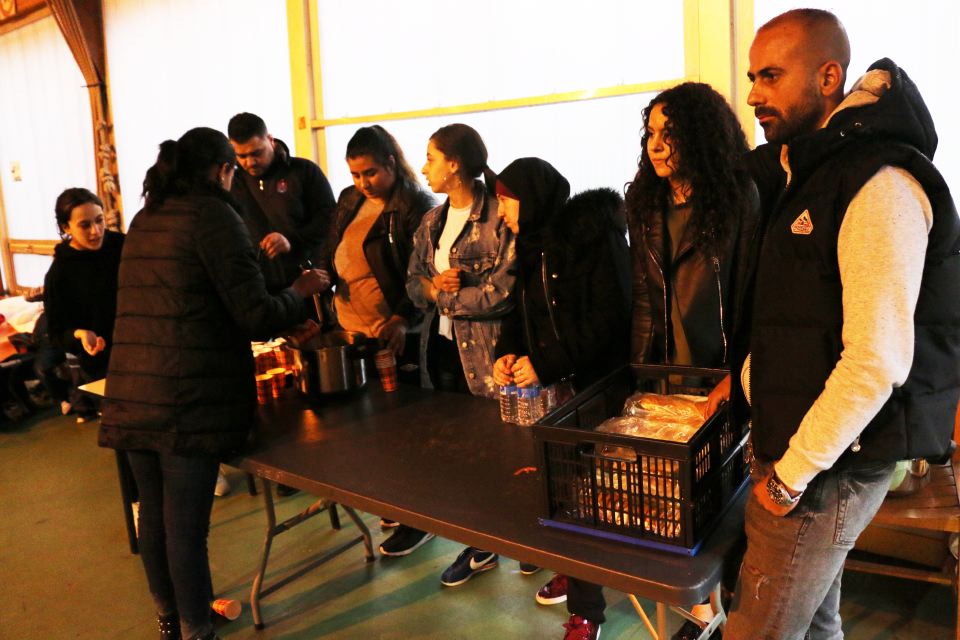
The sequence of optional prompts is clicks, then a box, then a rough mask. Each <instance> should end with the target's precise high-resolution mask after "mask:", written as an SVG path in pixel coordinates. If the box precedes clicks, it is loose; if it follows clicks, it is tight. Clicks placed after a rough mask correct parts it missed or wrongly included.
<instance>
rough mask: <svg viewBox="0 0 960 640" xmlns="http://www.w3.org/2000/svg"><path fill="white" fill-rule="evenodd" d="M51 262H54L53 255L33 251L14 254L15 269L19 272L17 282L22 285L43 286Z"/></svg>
mask: <svg viewBox="0 0 960 640" xmlns="http://www.w3.org/2000/svg"><path fill="white" fill-rule="evenodd" d="M51 262H53V256H41V255H36V254H33V253H15V254H13V270H14V271H15V272H16V274H17V284H18V285H20V286H21V287H39V286H41V285H42V284H43V277H44V276H45V275H47V269H49V268H50V263H51Z"/></svg>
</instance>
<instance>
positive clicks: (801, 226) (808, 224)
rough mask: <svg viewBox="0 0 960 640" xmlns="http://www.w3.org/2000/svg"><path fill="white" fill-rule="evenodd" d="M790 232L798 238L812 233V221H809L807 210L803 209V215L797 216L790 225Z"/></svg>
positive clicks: (808, 211)
mask: <svg viewBox="0 0 960 640" xmlns="http://www.w3.org/2000/svg"><path fill="white" fill-rule="evenodd" d="M790 231H792V232H793V233H794V235H798V236H808V235H810V234H811V233H813V220H811V219H810V210H809V209H804V210H803V213H801V214H800V215H799V216H797V219H796V220H794V221H793V224H792V225H790Z"/></svg>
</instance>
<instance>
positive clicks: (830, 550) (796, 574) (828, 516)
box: [723, 462, 894, 640]
mask: <svg viewBox="0 0 960 640" xmlns="http://www.w3.org/2000/svg"><path fill="white" fill-rule="evenodd" d="M755 467H756V468H755V470H754V471H753V480H754V482H757V481H758V480H759V479H760V478H762V477H763V476H764V475H765V473H766V472H767V471H768V470H769V469H770V464H769V463H768V464H765V465H764V464H761V465H755ZM893 469H894V463H892V462H889V463H887V462H877V463H865V462H859V463H858V464H857V465H856V466H853V465H850V464H845V463H844V462H841V463H838V465H836V466H834V467H833V468H831V469H828V470H827V471H823V472H821V473H820V474H819V475H818V476H817V477H816V478H814V480H813V482H811V483H810V485H809V486H808V487H807V490H806V491H805V492H804V494H803V497H802V498H801V499H800V503H799V504H798V505H797V506H796V508H794V510H793V511H791V512H790V513H789V514H787V515H786V516H784V517H777V516H775V515H773V514H771V513H770V512H768V511H767V510H765V509H764V508H763V507H762V506H760V504H759V503H758V502H757V500H756V498H755V497H754V496H753V493H752V492H751V494H750V497H749V498H748V500H747V506H746V532H747V552H746V555H745V556H744V558H743V564H742V565H741V567H740V578H739V580H738V581H737V589H736V595H735V596H734V599H733V604H732V607H731V613H730V617H729V620H728V621H727V626H726V629H725V630H724V632H723V637H724V639H725V640H765V639H768V640H800V639H802V638H807V639H809V640H842V638H843V630H842V629H841V627H840V578H841V576H842V574H843V563H844V561H845V560H846V558H847V553H849V551H850V549H852V548H853V544H854V543H855V542H856V540H857V537H858V536H859V535H860V533H861V532H862V531H863V530H864V528H866V526H867V525H868V524H869V523H870V520H872V519H873V516H874V514H876V512H877V510H878V509H879V508H880V504H881V503H882V502H883V498H884V496H885V495H886V493H887V488H888V487H889V484H890V477H891V476H892V475H893Z"/></svg>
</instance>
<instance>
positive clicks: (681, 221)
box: [626, 82, 759, 367]
mask: <svg viewBox="0 0 960 640" xmlns="http://www.w3.org/2000/svg"><path fill="white" fill-rule="evenodd" d="M643 123H644V133H643V138H642V145H643V153H642V154H641V156H640V162H639V166H638V168H637V174H636V176H635V177H634V179H633V182H631V183H630V185H629V186H628V188H627V195H626V203H627V224H628V227H629V229H630V239H631V246H632V247H633V330H632V335H631V353H632V361H633V362H635V363H670V364H679V365H693V366H698V367H719V366H722V365H724V364H726V363H727V360H728V355H729V354H728V352H727V351H728V349H727V339H728V337H729V336H730V332H731V330H732V328H733V323H734V322H735V318H734V314H735V312H736V305H735V301H736V299H737V298H736V289H737V287H738V286H740V285H741V284H742V283H741V282H740V280H741V278H738V275H739V274H738V269H739V268H742V267H743V266H744V265H745V263H746V256H745V250H746V244H747V243H748V242H749V241H750V239H751V238H752V236H753V232H754V230H755V229H756V222H757V217H758V213H757V210H758V206H759V205H758V197H757V194H756V188H755V187H754V185H753V183H752V182H751V181H750V178H749V176H748V175H747V173H746V171H745V170H744V169H743V168H742V166H741V163H740V159H741V157H742V156H743V154H744V153H746V151H747V141H746V139H745V138H744V135H743V130H742V129H741V128H740V123H739V122H738V121H737V118H736V116H735V115H734V113H733V111H732V110H731V108H730V105H729V104H727V101H726V100H725V99H724V98H723V96H721V95H720V94H719V93H717V92H716V91H714V90H713V89H712V88H711V87H710V86H709V85H706V84H702V83H695V82H687V83H684V84H681V85H678V86H676V87H673V88H672V89H668V90H667V91H664V92H663V93H661V94H659V95H658V96H656V97H655V98H654V99H653V100H652V101H651V102H650V104H649V105H648V106H647V108H646V109H644V111H643Z"/></svg>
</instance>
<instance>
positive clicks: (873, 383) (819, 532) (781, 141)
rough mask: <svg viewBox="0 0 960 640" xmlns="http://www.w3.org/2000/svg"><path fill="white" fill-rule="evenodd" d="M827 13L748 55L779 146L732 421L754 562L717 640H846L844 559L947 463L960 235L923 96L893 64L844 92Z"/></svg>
mask: <svg viewBox="0 0 960 640" xmlns="http://www.w3.org/2000/svg"><path fill="white" fill-rule="evenodd" d="M849 61H850V45H849V41H848V40H847V36H846V33H845V31H844V28H843V25H842V24H840V22H839V20H837V18H836V16H834V15H833V14H831V13H829V12H826V11H820V10H814V9H800V10H794V11H790V12H787V13H785V14H782V15H780V16H777V17H776V18H774V19H773V20H771V21H770V22H768V23H767V24H765V25H763V26H762V27H761V28H760V29H759V30H758V32H757V35H756V37H755V39H754V41H753V45H752V46H751V48H750V71H749V74H748V76H749V79H750V81H751V82H752V83H753V87H752V89H751V91H750V95H749V97H748V103H749V104H750V105H751V106H753V107H754V112H755V115H756V117H757V119H758V121H759V123H760V125H761V126H762V127H763V130H764V133H765V134H766V138H767V141H768V144H766V145H762V146H761V147H759V148H758V149H757V150H756V151H754V152H753V153H752V154H751V157H750V158H749V159H748V164H749V165H750V166H751V170H752V172H753V175H754V177H755V180H756V181H757V183H758V188H759V189H760V192H761V195H762V197H763V198H762V199H763V201H764V203H765V211H764V216H763V221H762V224H761V231H760V234H759V241H758V244H757V246H756V247H755V249H754V253H753V260H752V265H751V268H752V273H751V276H750V278H749V282H750V283H751V287H750V289H749V293H748V296H747V298H746V300H745V307H744V315H745V316H747V320H748V321H747V322H745V323H743V324H744V327H743V328H744V330H743V331H742V332H740V333H738V335H736V336H734V340H733V344H732V349H733V363H732V364H733V368H734V370H735V371H737V370H739V371H741V376H740V384H739V385H736V384H735V385H734V386H735V388H734V390H733V394H734V395H733V402H734V410H735V412H736V413H738V414H739V415H740V416H741V418H742V419H746V418H747V417H749V418H750V419H751V420H752V434H751V444H752V451H753V454H754V461H753V463H752V465H751V476H752V478H753V480H754V485H753V490H752V492H751V494H750V496H749V499H748V501H747V506H746V533H747V552H746V555H745V557H744V560H743V564H742V567H741V571H740V579H739V583H738V585H737V589H736V595H735V597H734V601H733V605H732V612H731V614H730V618H729V621H728V623H727V626H726V630H725V631H724V637H725V638H726V640H761V639H765V638H769V639H777V640H792V639H797V640H799V639H800V638H805V637H808V638H811V639H812V640H837V639H841V638H843V631H842V629H841V625H840V615H839V604H840V579H841V575H842V571H843V564H844V560H845V559H846V556H847V553H848V552H849V550H850V549H851V548H852V547H853V544H854V543H855V542H856V539H857V537H858V536H859V535H860V533H861V531H863V529H864V528H865V527H866V525H867V524H868V523H869V522H870V520H871V519H872V518H873V515H874V514H875V513H876V511H877V509H878V508H879V507H880V504H881V502H882V501H883V498H884V496H885V494H886V491H887V488H888V486H889V482H890V478H891V475H892V473H893V468H894V464H895V461H896V460H901V459H907V458H919V457H925V458H934V457H943V456H944V455H945V454H947V453H948V452H949V451H950V446H951V443H950V437H951V435H952V427H953V417H954V411H955V409H956V407H957V401H958V399H960V365H958V363H960V347H958V345H960V339H958V338H960V295H958V294H960V290H958V289H960V287H958V283H960V256H958V253H960V221H958V218H957V211H956V208H955V207H954V204H953V201H952V200H951V198H950V193H949V190H948V189H947V186H946V184H945V183H944V180H943V178H942V177H941V176H940V174H939V172H938V171H937V170H936V168H935V167H934V166H933V164H932V163H931V160H932V158H933V154H934V151H935V150H936V145H937V136H936V131H935V129H934V126H933V121H932V119H931V118H930V113H929V111H928V110H927V108H926V105H925V104H924V103H923V100H922V98H921V97H920V93H919V91H918V90H917V88H916V86H915V85H914V84H913V82H912V81H911V80H910V78H909V77H908V76H907V74H906V73H905V72H904V71H903V70H902V69H900V68H899V67H898V66H897V65H896V64H894V63H893V62H892V61H890V60H888V59H883V60H880V61H877V62H876V63H874V64H873V65H872V66H871V67H870V69H869V70H868V71H867V73H866V75H864V76H863V77H862V78H860V79H859V80H858V81H857V82H856V83H854V85H853V87H852V89H851V90H850V91H849V93H846V94H845V93H844V84H845V79H846V72H847V66H848V64H849Z"/></svg>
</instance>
